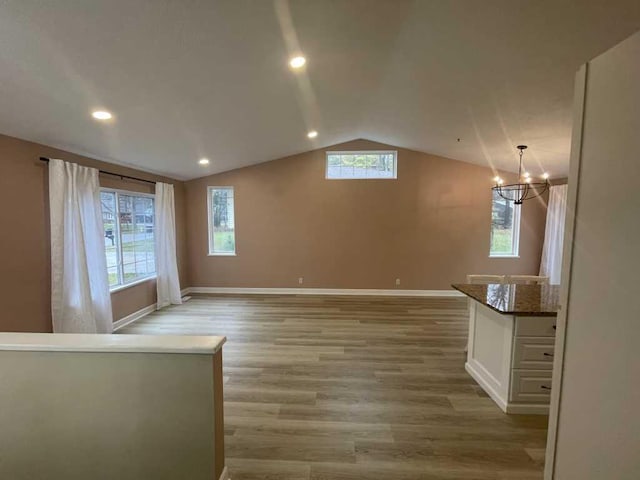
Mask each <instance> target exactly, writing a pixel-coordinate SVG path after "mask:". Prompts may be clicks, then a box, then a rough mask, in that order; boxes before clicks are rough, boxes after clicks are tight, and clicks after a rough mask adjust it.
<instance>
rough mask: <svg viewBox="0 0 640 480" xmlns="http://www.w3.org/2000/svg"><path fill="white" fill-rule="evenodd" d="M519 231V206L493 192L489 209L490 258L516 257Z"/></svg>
mask: <svg viewBox="0 0 640 480" xmlns="http://www.w3.org/2000/svg"><path fill="white" fill-rule="evenodd" d="M519 231H520V205H514V203H513V202H510V201H508V200H505V199H504V198H502V197H501V196H500V195H499V194H498V193H497V192H493V204H492V207H491V250H490V253H489V254H490V255H491V256H492V257H499V256H515V255H518V236H519Z"/></svg>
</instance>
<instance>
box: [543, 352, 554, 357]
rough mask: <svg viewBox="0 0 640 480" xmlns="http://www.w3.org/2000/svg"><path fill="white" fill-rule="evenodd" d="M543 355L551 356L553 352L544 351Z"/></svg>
mask: <svg viewBox="0 0 640 480" xmlns="http://www.w3.org/2000/svg"><path fill="white" fill-rule="evenodd" d="M543 355H544V356H545V357H553V353H547V352H544V353H543Z"/></svg>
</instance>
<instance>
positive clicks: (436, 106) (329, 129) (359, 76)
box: [0, 0, 640, 179]
mask: <svg viewBox="0 0 640 480" xmlns="http://www.w3.org/2000/svg"><path fill="white" fill-rule="evenodd" d="M639 29H640V2H638V1H637V0H599V1H596V0H483V1H478V0H450V1H446V0H415V1H403V0H393V1H391V0H314V1H308V0H289V1H286V0H283V1H279V0H276V1H271V0H226V1H214V0H136V1H131V0H101V1H98V0H85V1H77V0H56V1H55V2H47V1H41V0H0V133H4V134H7V135H12V136H16V137H20V138H25V139H28V140H33V141H37V142H40V143H44V144H48V145H53V146H57V147H61V148H64V149H67V150H71V151H74V152H78V153H85V154H88V155H90V156H93V157H96V158H101V159H105V160H109V161H114V162H116V163H123V164H128V165H133V166H136V167H138V168H141V169H145V170H148V171H153V172H158V173H163V174H167V175H169V176H173V177H175V178H180V179H189V178H194V177H199V176H203V175H208V174H211V173H215V172H219V171H224V170H229V169H233V168H237V167H240V166H244V165H250V164H254V163H260V162H264V161H268V160H271V159H274V158H279V157H283V156H286V155H290V154H294V153H298V152H302V151H306V150H311V149H314V148H321V147H323V146H327V145H332V144H336V143H340V142H343V141H346V140H350V139H353V138H368V139H371V140H375V141H379V142H383V143H387V144H393V145H398V146H402V147H406V148H411V149H415V150H421V151H425V152H429V153H434V154H438V155H442V156H446V157H451V158H455V159H458V160H464V161H468V162H473V163H478V164H483V165H490V166H494V167H496V168H503V169H507V170H513V169H514V168H517V163H516V150H515V146H516V145H517V144H520V143H525V144H528V145H529V146H530V149H529V151H528V152H527V153H528V155H529V157H528V161H529V168H530V169H531V170H532V171H533V172H536V171H542V170H548V171H550V172H551V173H552V175H554V176H560V175H563V174H565V173H566V172H567V168H568V155H569V144H570V135H571V120H572V119H571V104H572V90H573V79H574V74H575V71H576V70H577V68H578V67H579V66H580V65H581V64H582V63H584V62H586V61H587V60H589V59H591V58H593V57H594V56H596V55H598V54H599V53H601V52H603V51H604V50H606V49H608V48H610V47H612V46H613V45H615V44H616V43H618V42H619V41H621V40H623V39H624V38H625V37H627V36H629V35H630V34H632V33H633V32H635V31H637V30H639ZM298 52H302V53H303V54H304V55H305V56H306V58H307V65H306V67H305V68H304V69H303V70H302V71H300V72H293V71H291V69H290V68H289V67H288V64H287V61H288V59H289V57H290V56H291V55H293V54H295V53H298ZM96 108H104V109H108V110H109V111H111V112H113V114H114V116H115V117H114V119H113V121H111V122H106V123H99V122H96V121H95V120H93V119H92V118H91V117H90V112H91V111H92V110H94V109H96ZM309 130H317V131H318V132H319V135H318V136H317V138H315V139H313V140H310V139H308V138H307V136H306V133H307V131H309ZM201 157H207V158H209V159H210V160H211V163H210V164H209V165H208V166H206V167H203V166H201V165H198V159H199V158H201ZM525 158H527V157H525Z"/></svg>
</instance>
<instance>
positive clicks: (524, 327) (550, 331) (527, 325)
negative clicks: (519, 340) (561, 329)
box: [516, 317, 556, 337]
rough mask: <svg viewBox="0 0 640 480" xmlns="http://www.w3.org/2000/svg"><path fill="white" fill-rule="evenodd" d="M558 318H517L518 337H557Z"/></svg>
mask: <svg viewBox="0 0 640 480" xmlns="http://www.w3.org/2000/svg"><path fill="white" fill-rule="evenodd" d="M555 326H556V317H517V318H516V336H517V337H555V336H556V329H555V328H554V327H555Z"/></svg>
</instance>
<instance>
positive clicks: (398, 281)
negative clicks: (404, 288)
mask: <svg viewBox="0 0 640 480" xmlns="http://www.w3.org/2000/svg"><path fill="white" fill-rule="evenodd" d="M399 286H400V279H399V278H396V287H399Z"/></svg>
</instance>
